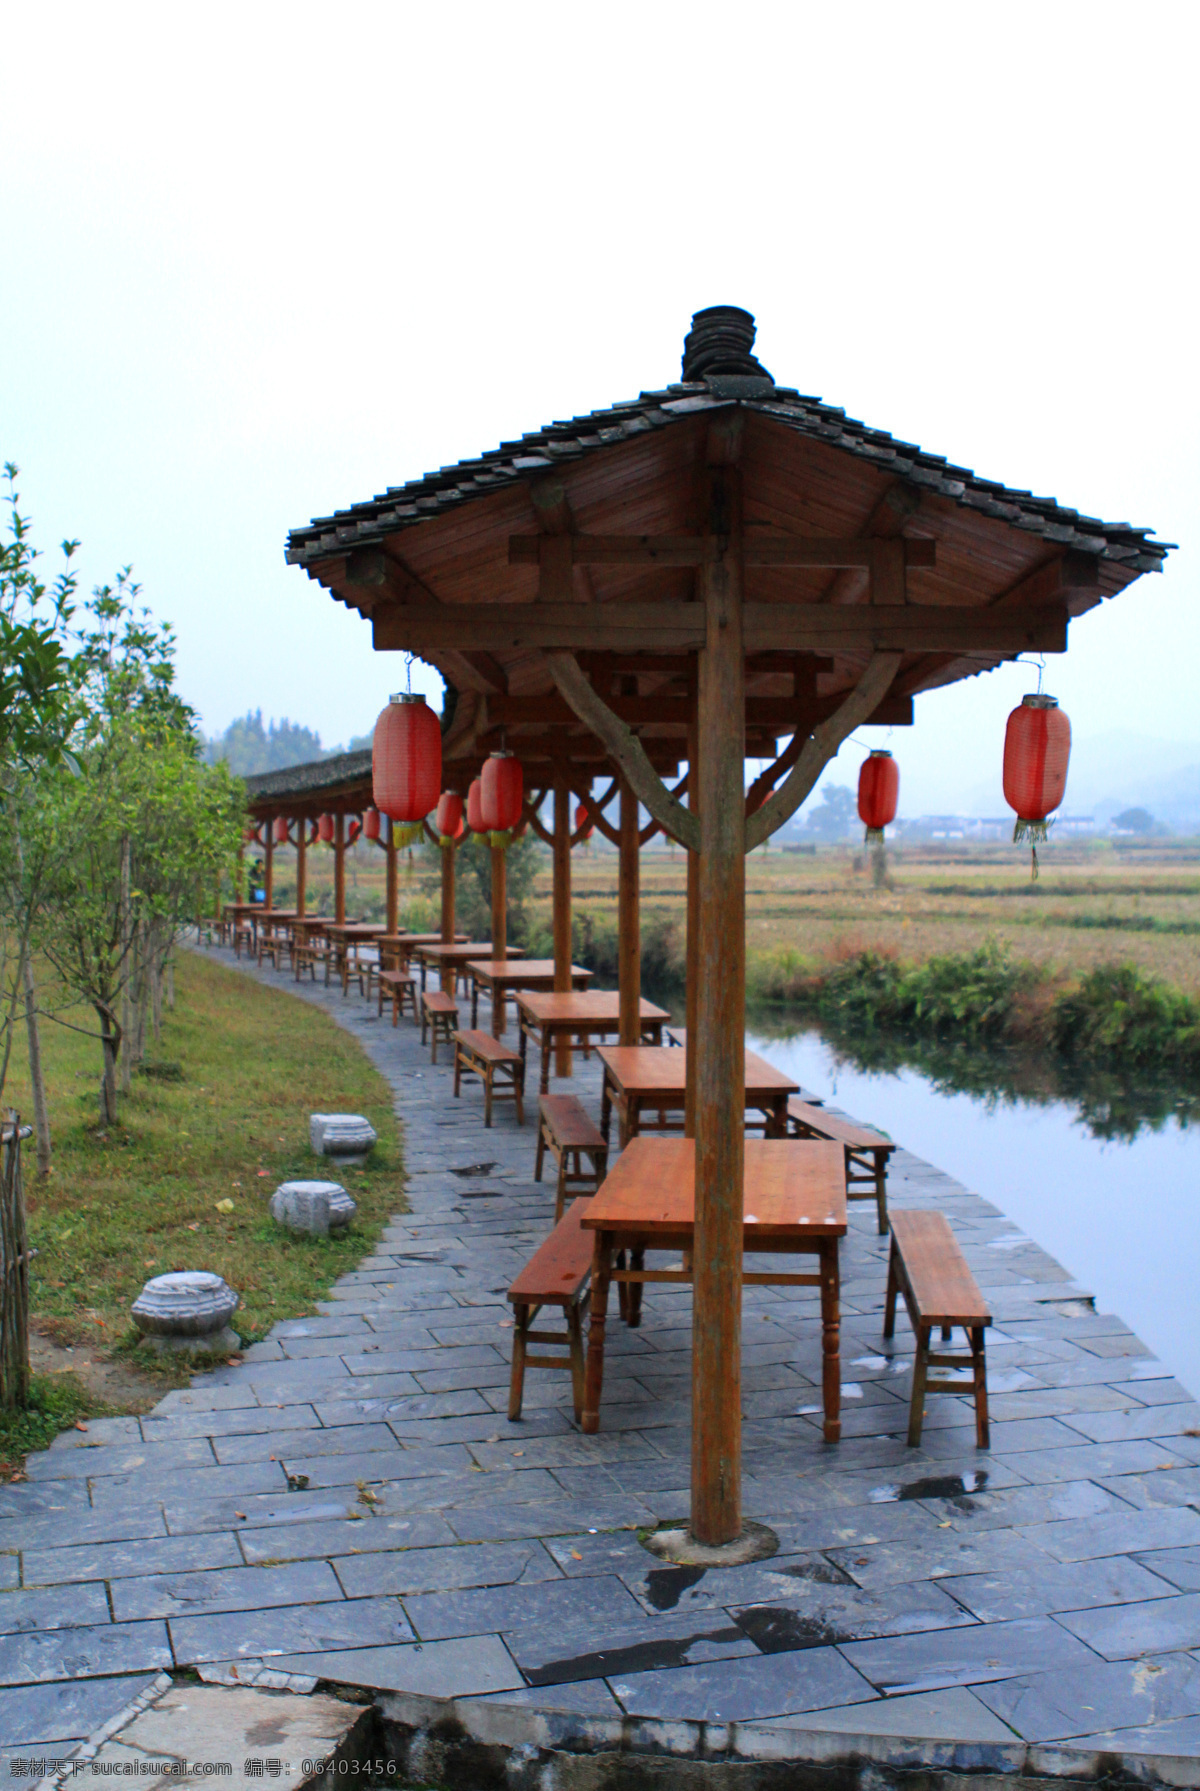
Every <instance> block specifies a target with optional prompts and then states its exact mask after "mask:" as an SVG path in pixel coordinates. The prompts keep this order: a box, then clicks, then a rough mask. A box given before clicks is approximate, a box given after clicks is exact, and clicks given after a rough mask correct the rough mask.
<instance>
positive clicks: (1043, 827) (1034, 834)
mask: <svg viewBox="0 0 1200 1791" xmlns="http://www.w3.org/2000/svg"><path fill="white" fill-rule="evenodd" d="M1049 838H1050V823H1049V821H1020V820H1019V821H1018V822H1017V824H1016V826H1015V827H1014V828H1013V845H1014V846H1019V845H1020V844H1021V843H1022V841H1023V840H1031V841H1033V843H1034V844H1035V845H1036V844H1038V843H1039V842H1041V843H1042V844H1043V845H1044V844H1045V842H1046V841H1047V840H1048V839H1049Z"/></svg>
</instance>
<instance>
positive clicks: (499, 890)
mask: <svg viewBox="0 0 1200 1791" xmlns="http://www.w3.org/2000/svg"><path fill="white" fill-rule="evenodd" d="M492 956H493V958H498V959H499V960H500V962H501V963H504V962H506V960H507V958H508V860H507V859H506V858H505V856H504V849H503V847H502V846H493V847H492ZM503 1031H504V996H503V995H502V994H501V993H500V991H499V990H497V991H496V993H495V995H494V996H493V998H492V1037H493V1038H497V1039H498V1038H499V1037H500V1036H501V1034H502V1033H503Z"/></svg>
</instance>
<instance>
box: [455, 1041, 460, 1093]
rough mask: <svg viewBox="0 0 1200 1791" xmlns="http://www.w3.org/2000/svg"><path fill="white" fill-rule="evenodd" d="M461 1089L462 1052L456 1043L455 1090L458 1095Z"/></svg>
mask: <svg viewBox="0 0 1200 1791" xmlns="http://www.w3.org/2000/svg"><path fill="white" fill-rule="evenodd" d="M461 1090H462V1052H461V1050H460V1049H459V1047H458V1046H457V1045H455V1047H454V1092H455V1094H456V1095H457V1094H459V1093H460V1092H461Z"/></svg>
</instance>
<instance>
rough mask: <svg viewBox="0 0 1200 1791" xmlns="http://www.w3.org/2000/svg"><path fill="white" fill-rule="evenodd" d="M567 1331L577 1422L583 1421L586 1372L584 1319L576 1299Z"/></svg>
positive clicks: (569, 1314) (568, 1319)
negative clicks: (569, 1342) (569, 1343)
mask: <svg viewBox="0 0 1200 1791" xmlns="http://www.w3.org/2000/svg"><path fill="white" fill-rule="evenodd" d="M566 1317H567V1332H568V1334H569V1336H570V1340H571V1399H572V1403H573V1405H574V1407H575V1422H576V1424H579V1423H581V1422H582V1421H583V1383H584V1378H585V1374H586V1370H585V1368H584V1361H583V1319H582V1316H581V1310H580V1302H579V1301H578V1300H576V1301H575V1302H574V1303H573V1304H572V1305H570V1306H568V1307H567V1313H566Z"/></svg>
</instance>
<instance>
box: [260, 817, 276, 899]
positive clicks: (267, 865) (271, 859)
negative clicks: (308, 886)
mask: <svg viewBox="0 0 1200 1791" xmlns="http://www.w3.org/2000/svg"><path fill="white" fill-rule="evenodd" d="M274 896H275V822H274V820H273V819H272V820H270V821H268V822H267V844H266V858H265V861H264V864H263V907H264V908H271V907H272V906H273V905H274Z"/></svg>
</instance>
